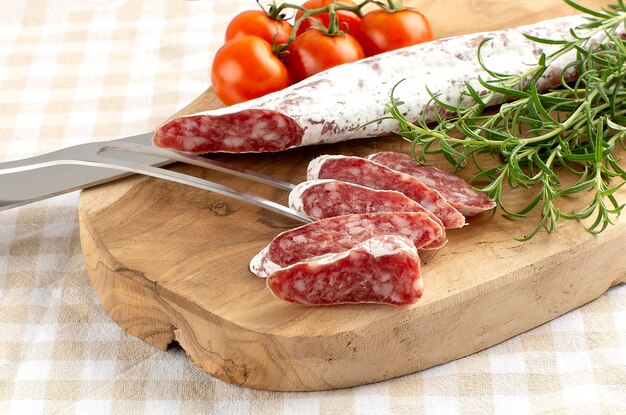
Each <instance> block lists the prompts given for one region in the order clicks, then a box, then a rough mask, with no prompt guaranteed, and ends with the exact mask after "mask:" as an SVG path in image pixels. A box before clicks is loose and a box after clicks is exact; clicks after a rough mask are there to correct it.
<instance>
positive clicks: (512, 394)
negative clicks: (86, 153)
mask: <svg viewBox="0 0 626 415" xmlns="http://www.w3.org/2000/svg"><path fill="white" fill-rule="evenodd" d="M0 7H1V11H0V161H7V160H13V159H18V158H22V157H26V156H31V155H34V154H39V153H43V152H47V151H51V150H54V149H57V148H60V147H63V146H68V145H72V144H77V143H82V142H87V141H91V140H93V141H96V140H105V139H112V138H117V137H121V136H125V135H133V134H138V133H143V132H146V131H149V130H151V129H153V128H154V127H155V126H156V125H158V124H159V123H160V122H161V121H162V120H164V119H165V118H167V117H168V116H169V115H170V114H172V113H174V112H175V111H177V110H178V109H180V108H181V107H182V106H184V105H185V104H186V103H188V102H189V101H190V100H192V99H193V98H195V96H196V95H197V94H199V92H201V91H203V90H204V89H205V88H206V87H207V86H208V85H209V69H208V68H209V67H210V61H211V58H212V55H213V54H214V52H215V51H216V50H217V48H218V47H219V45H220V43H221V41H222V34H223V33H224V30H225V26H226V24H227V21H228V19H229V18H230V17H232V16H233V15H234V14H235V13H236V12H237V11H238V10H241V9H243V8H251V7H254V2H252V1H250V0H248V1H239V2H233V1H230V0H229V1H221V2H217V1H188V2H185V1H182V0H82V1H69V0H67V1H61V0H56V1H43V0H39V1H37V0H30V1H26V0H21V1H14V0H10V1H9V0H0ZM0 190H1V189H0ZM77 201H78V194H77V193H72V194H68V195H65V196H61V197H57V198H54V199H51V200H48V201H44V202H39V203H36V204H33V205H29V206H25V207H22V208H19V209H14V210H10V211H6V212H0V413H1V414H7V413H12V414H37V413H47V414H57V413H62V414H65V413H81V414H89V415H97V414H108V413H115V414H134V413H146V414H160V413H162V414H176V413H184V414H196V413H198V414H200V413H215V414H240V413H242V414H247V413H252V414H262V413H268V414H282V413H285V414H309V413H310V414H378V413H380V414H416V413H422V412H423V413H429V414H449V413H457V412H462V413H477V414H483V413H501V414H516V413H519V414H526V413H549V414H562V413H563V414H600V413H605V414H618V413H622V414H623V413H626V286H619V287H615V288H612V289H611V290H609V292H608V293H607V294H605V295H604V296H602V297H601V298H599V299H598V300H596V301H594V302H592V303H590V304H588V305H586V306H584V307H582V308H580V309H579V310H576V311H573V312H570V313H568V314H567V315H565V316H562V317H560V318H558V319H556V320H554V321H552V322H550V323H548V324H545V325H543V326H541V327H539V328H537V329H535V330H532V331H530V332H527V333H524V334H522V335H520V336H518V337H516V338H513V339H511V340H509V341H506V342H504V343H502V344H500V345H497V346H495V347H493V348H491V349H489V350H486V351H484V352H481V353H477V354H475V355H472V356H470V357H467V358H464V359H461V360H458V361H455V362H452V363H449V364H446V365H442V366H439V367H436V368H433V369H430V370H425V371H423V372H421V373H417V374H412V375H408V376H404V377H401V378H398V379H393V380H390V381H386V382H381V383H378V384H374V385H368V386H363V387H356V388H351V389H344V390H337V391H329V392H312V393H273V392H264V391H256V390H250V389H245V388H241V387H238V386H233V385H231V384H228V383H224V382H222V381H219V380H216V379H214V378H211V377H210V376H209V375H207V374H206V373H205V372H203V371H202V370H201V369H199V368H197V367H196V366H194V365H193V364H192V363H191V362H190V361H189V359H188V358H187V357H186V355H185V353H184V352H183V351H182V350H180V349H177V350H171V351H168V352H162V351H159V350H156V349H154V348H152V347H150V346H148V345H146V344H145V343H143V342H142V341H140V340H138V339H136V338H134V337H132V336H130V335H128V334H126V333H125V332H123V331H122V330H121V329H120V328H119V327H118V326H117V325H116V324H115V323H113V322H112V321H111V319H110V318H109V317H108V315H107V314H106V313H105V312H104V311H103V309H102V308H101V307H100V305H99V302H98V299H97V297H96V295H95V293H94V290H93V288H92V287H91V285H90V283H89V280H88V277H87V273H86V268H85V265H84V264H83V259H82V254H81V251H80V246H79V235H78V222H77V216H78V215H77Z"/></svg>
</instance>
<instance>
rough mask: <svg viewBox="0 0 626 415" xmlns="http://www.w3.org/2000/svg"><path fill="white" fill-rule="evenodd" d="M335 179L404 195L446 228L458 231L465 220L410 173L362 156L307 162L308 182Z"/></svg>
mask: <svg viewBox="0 0 626 415" xmlns="http://www.w3.org/2000/svg"><path fill="white" fill-rule="evenodd" d="M315 179H336V180H343V181H345V182H350V183H356V184H360V185H361V186H365V187H369V188H372V189H378V190H395V191H398V192H401V193H404V194H405V195H406V196H407V197H409V198H411V199H413V200H415V201H416V202H417V203H419V204H420V205H422V207H424V208H425V209H427V210H429V211H431V212H432V213H434V214H435V215H436V216H437V217H438V218H439V219H441V222H443V225H444V227H446V228H460V227H462V226H463V225H465V217H464V216H463V215H461V213H460V212H459V211H458V210H456V209H455V208H453V207H452V206H451V205H450V204H449V203H447V202H446V201H445V199H444V198H443V197H442V196H441V195H440V194H439V192H437V191H436V190H433V189H431V188H430V187H428V186H426V185H424V184H423V183H422V182H421V181H420V180H418V179H416V178H415V177H413V176H411V175H410V174H406V173H401V172H398V171H395V170H392V169H390V168H389V167H385V166H383V165H382V164H378V163H376V162H373V161H371V160H367V159H364V158H361V157H352V156H341V155H333V156H329V155H325V156H320V157H317V158H315V159H313V160H311V162H310V163H309V166H308V169H307V180H315Z"/></svg>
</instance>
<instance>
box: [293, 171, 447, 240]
mask: <svg viewBox="0 0 626 415" xmlns="http://www.w3.org/2000/svg"><path fill="white" fill-rule="evenodd" d="M289 207H290V208H292V209H294V210H296V211H298V212H300V213H303V214H305V215H307V216H309V217H310V218H313V219H325V218H332V217H334V216H341V215H350V214H354V213H375V212H426V213H427V214H429V215H430V216H431V218H432V219H433V220H434V221H436V222H437V223H439V225H440V226H441V227H442V229H443V228H444V226H443V223H442V222H441V220H440V219H439V218H438V217H437V216H435V215H434V214H433V213H432V212H430V211H428V210H426V209H424V208H423V207H422V205H420V204H419V203H417V202H416V201H414V200H412V199H409V198H408V197H406V196H405V195H404V194H403V193H400V192H396V191H393V190H375V189H370V188H369V187H364V186H360V185H358V184H354V183H348V182H343V181H340V180H333V179H322V180H311V181H307V182H304V183H300V184H299V185H297V186H296V187H295V188H294V189H293V190H292V191H291V193H289ZM446 242H447V238H446V235H445V231H444V232H443V234H442V235H441V237H439V238H438V239H437V240H435V241H433V242H431V243H430V244H428V245H426V246H424V247H423V249H437V248H441V247H443V246H444V245H445V244H446Z"/></svg>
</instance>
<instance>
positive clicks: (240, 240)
mask: <svg viewBox="0 0 626 415" xmlns="http://www.w3.org/2000/svg"><path fill="white" fill-rule="evenodd" d="M453 3H454V6H455V7H457V8H459V7H460V8H462V9H463V13H460V12H459V13H458V14H455V15H454V16H453V17H452V18H451V17H450V16H449V15H445V14H441V13H438V12H437V10H442V7H443V8H445V7H446V4H447V6H448V7H452V6H451V5H452V4H453ZM501 3H502V2H492V1H472V2H455V1H453V0H450V1H442V0H438V1H437V2H424V3H423V4H424V7H423V8H422V10H423V11H424V13H425V14H426V15H427V16H428V17H429V19H430V20H431V22H432V23H433V27H434V29H435V32H436V33H438V34H439V33H445V35H452V34H459V33H469V32H475V31H479V30H486V29H489V28H501V27H507V26H514V25H516V24H524V23H530V22H533V21H538V20H541V19H545V18H549V17H554V16H558V15H564V14H567V13H571V10H568V9H567V7H566V6H564V5H563V4H561V2H559V1H557V0H554V1H546V0H541V1H526V2H515V3H524V4H523V5H511V4H510V3H509V5H508V6H507V7H506V13H500V14H499V13H498V12H497V10H499V9H502V7H503V6H502V4H501ZM594 3H595V4H599V3H602V2H587V3H586V4H594ZM418 4H419V3H418ZM485 10H487V11H488V10H491V12H488V13H487V15H488V17H489V19H485V18H484V14H485ZM494 10H496V11H495V12H494ZM455 16H457V17H455ZM479 16H483V17H482V18H480V19H478V18H477V17H479ZM468 17H471V18H468ZM451 27H452V28H454V30H452V29H450V28H451ZM220 105H221V104H220V102H219V100H217V99H216V97H215V95H214V94H213V93H212V91H211V90H210V89H209V90H207V91H206V92H205V93H203V94H202V95H201V96H200V97H199V98H198V99H197V100H195V101H194V102H193V103H191V104H190V105H189V106H187V107H186V108H185V109H183V110H182V111H181V112H180V114H183V113H192V112H195V111H198V110H202V109H208V108H215V107H219V106H220ZM381 150H393V151H403V152H409V151H410V145H409V143H407V142H405V141H402V140H400V139H399V138H398V137H386V138H380V139H363V140H353V141H349V142H345V143H341V144H337V145H323V146H312V147H307V148H300V149H295V150H289V151H285V152H281V153H274V154H258V155H216V156H215V157H214V158H217V159H219V160H222V161H227V162H229V163H232V164H235V165H238V166H242V167H245V168H250V169H253V170H256V171H259V172H262V173H265V174H269V175H271V176H274V177H277V178H279V179H283V180H286V181H290V182H293V183H297V182H300V181H302V180H304V179H305V173H306V166H307V164H308V162H309V160H311V159H312V158H314V157H316V156H317V155H320V154H346V155H366V154H370V153H373V152H376V151H381ZM441 166H442V167H445V166H444V165H441ZM173 168H175V169H177V170H180V171H185V172H188V173H190V174H194V175H197V176H201V177H205V178H208V179H210V180H214V181H217V182H220V183H223V184H226V185H228V186H232V187H235V188H237V189H240V190H242V191H246V192H250V193H255V194H258V195H260V196H263V197H266V198H269V199H272V200H275V201H277V202H280V203H283V204H285V203H286V202H287V193H286V192H284V191H279V190H276V189H272V188H268V187H266V186H262V185H259V184H256V183H252V182H249V181H245V180H242V179H239V178H235V177H229V176H227V175H224V174H221V173H217V172H212V171H207V170H203V169H200V168H197V167H192V166H182V165H175V166H173ZM516 197H519V198H520V199H523V198H525V197H527V196H524V195H519V196H516ZM618 198H620V199H621V200H622V201H624V200H626V189H623V190H622V191H620V192H619V194H618ZM577 202H579V201H577V200H570V201H567V203H566V206H564V207H566V208H567V207H569V208H572V207H575V206H576V203H577ZM79 215H80V233H81V243H82V249H83V253H84V257H85V261H86V264H87V267H88V271H89V277H90V279H91V281H92V283H93V285H94V287H95V290H96V292H97V295H98V296H99V298H100V301H101V303H102V305H103V307H104V309H105V310H106V311H107V312H108V313H109V315H110V316H111V318H112V319H113V320H114V321H116V322H117V323H118V324H119V325H120V326H121V327H122V328H123V329H124V330H126V331H127V332H128V333H130V334H132V335H134V336H137V337H139V338H140V339H142V340H144V341H145V342H146V343H148V344H150V345H153V346H154V347H157V348H159V349H162V350H166V349H167V348H168V345H170V344H171V343H172V342H173V341H176V342H178V343H179V344H180V345H181V346H182V347H183V348H184V349H185V351H186V353H187V354H188V355H189V357H190V358H191V359H192V361H193V362H194V363H196V364H197V365H198V366H200V367H202V368H203V369H204V370H205V371H207V372H208V373H209V374H211V375H213V376H215V377H217V378H219V379H222V380H225V381H227V382H231V383H234V384H238V385H243V386H247V387H251V388H258V389H267V390H284V391H306V390H323V389H335V388H342V387H349V386H355V385H361V384H367V383H371V382H376V381H381V380H385V379H390V378H393V377H397V376H400V375H404V374H407V373H412V372H415V371H419V370H422V369H425V368H429V367H432V366H435V365H438V364H442V363H445V362H449V361H451V360H454V359H458V358H460V357H463V356H467V355H469V354H472V353H475V352H477V351H480V350H483V349H485V348H488V347H490V346H492V345H494V344H497V343H499V342H502V341H504V340H506V339H509V338H511V337H513V336H516V335H518V334H520V333H522V332H524V331H527V330H529V329H531V328H533V327H536V326H538V325H540V324H543V323H545V322H547V321H549V320H551V319H553V318H555V317H557V316H560V315H562V314H564V313H566V312H568V311H570V310H572V309H574V308H576V307H579V306H581V305H582V304H585V303H587V302H589V301H591V300H593V299H595V298H597V297H599V296H600V295H602V294H603V293H604V292H605V291H606V290H607V289H609V287H611V286H613V285H616V284H619V283H624V282H626V256H625V255H623V247H624V246H625V244H626V218H624V216H622V217H620V218H619V219H618V220H617V222H616V223H615V225H614V226H611V227H610V228H608V229H607V230H606V231H605V232H603V233H602V234H600V235H598V236H593V235H591V234H589V233H587V232H585V231H584V229H583V227H582V225H581V224H580V223H576V222H569V223H561V224H560V225H559V226H558V230H557V231H556V232H554V233H552V234H546V233H540V234H539V235H537V236H536V237H535V238H534V239H532V240H530V241H529V242H526V243H520V242H517V241H516V240H515V239H514V238H515V237H519V236H523V235H527V234H528V233H529V232H530V231H531V230H532V229H533V227H534V225H535V223H536V222H535V221H536V220H537V218H536V217H534V218H530V219H529V220H510V219H506V218H504V217H503V216H502V215H501V214H500V213H499V212H498V213H496V214H495V215H492V214H491V213H490V212H487V213H483V214H480V215H479V216H477V217H475V218H472V219H471V220H470V221H469V226H466V227H464V228H462V229H458V230H450V231H449V232H448V235H449V243H448V244H447V245H446V246H445V247H444V248H442V249H440V250H437V251H422V252H421V254H420V257H421V260H422V273H423V278H424V283H425V291H424V296H423V297H422V299H421V300H420V301H419V302H418V303H417V304H415V305H413V306H410V307H404V308H397V307H393V306H388V305H373V304H360V305H340V306H326V307H304V306H297V305H292V304H288V303H285V302H282V301H280V300H278V299H276V298H274V297H273V296H272V294H271V293H270V292H269V290H268V289H267V288H266V286H265V280H263V279H260V278H257V277H255V276H254V275H253V274H251V273H250V271H249V270H248V263H249V261H250V259H251V258H252V257H253V256H254V255H255V254H256V253H257V252H258V251H259V250H260V249H261V248H263V247H264V246H265V245H266V244H267V243H269V242H270V241H271V240H272V238H273V237H274V236H276V235H277V234H278V233H279V232H282V231H284V230H287V229H290V228H293V227H295V226H298V225H299V224H298V223H296V222H294V221H293V220H290V219H286V218H284V217H282V216H280V215H278V214H275V213H271V212H269V211H266V210H263V209H260V208H257V207H254V206H251V205H247V204H245V203H241V202H238V201H235V200H232V199H228V198H226V197H223V196H219V195H216V194H212V193H209V192H204V191H201V190H198V189H193V188H188V187H185V186H182V185H178V184H174V183H169V182H164V181H159V180H156V179H151V178H145V177H138V176H134V177H129V178H126V179H122V180H118V181H116V182H113V183H108V184H104V185H100V186H98V187H94V188H90V189H87V190H85V191H83V192H82V194H81V197H80V202H79Z"/></svg>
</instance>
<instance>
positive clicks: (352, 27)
mask: <svg viewBox="0 0 626 415" xmlns="http://www.w3.org/2000/svg"><path fill="white" fill-rule="evenodd" d="M332 3H333V0H309V1H307V2H305V3H304V4H303V5H302V7H305V8H307V9H309V10H311V9H319V8H321V7H326V6H328V5H329V4H332ZM337 3H342V4H345V5H348V6H354V5H355V4H354V2H353V1H351V0H337ZM335 13H336V14H337V18H338V19H339V29H341V30H346V29H347V30H348V33H350V34H351V35H352V36H356V34H357V33H358V32H359V26H360V25H361V18H360V17H359V16H358V15H357V14H356V13H353V12H351V11H348V10H337V11H336V12H335ZM302 14H303V13H302V12H301V11H298V12H296V21H297V20H298V19H299V18H300V17H302ZM318 22H319V23H321V24H323V25H324V26H325V27H328V24H329V23H330V16H329V15H328V13H322V14H318V15H315V16H314V17H310V18H308V19H306V20H305V21H304V22H302V24H300V27H298V35H301V34H302V33H304V31H305V30H307V29H308V28H310V27H316V26H317V23H318ZM346 25H347V27H346Z"/></svg>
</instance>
